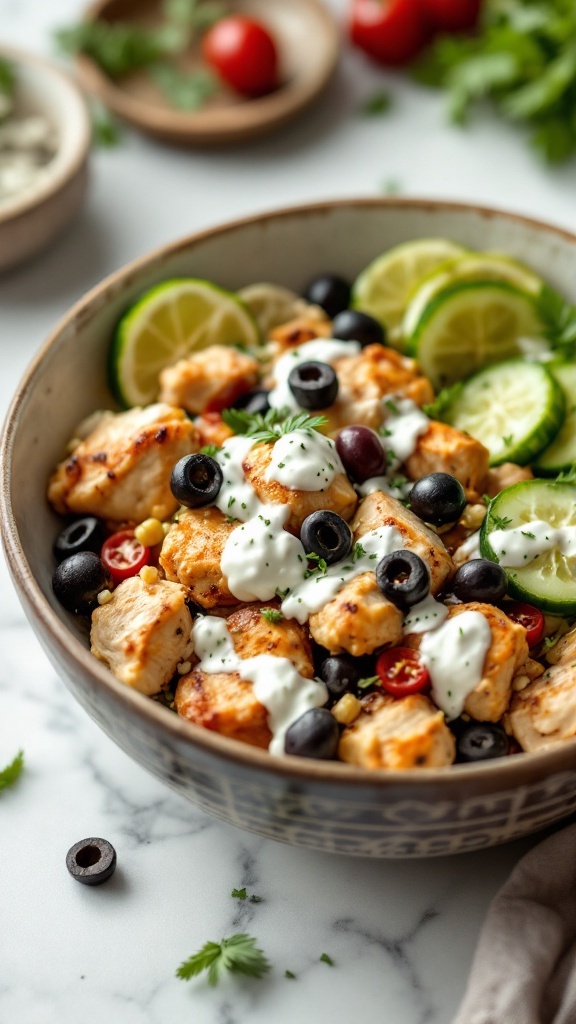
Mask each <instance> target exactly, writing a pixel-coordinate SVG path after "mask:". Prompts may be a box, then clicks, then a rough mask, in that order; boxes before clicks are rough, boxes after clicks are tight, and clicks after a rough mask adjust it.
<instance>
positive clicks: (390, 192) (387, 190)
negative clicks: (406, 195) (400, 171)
mask: <svg viewBox="0 0 576 1024" xmlns="http://www.w3.org/2000/svg"><path fill="white" fill-rule="evenodd" d="M380 191H381V192H383V193H384V195H385V196H397V195H398V194H399V193H400V192H401V191H402V184H401V182H400V181H399V180H398V178H386V181H383V182H382V185H381V187H380Z"/></svg>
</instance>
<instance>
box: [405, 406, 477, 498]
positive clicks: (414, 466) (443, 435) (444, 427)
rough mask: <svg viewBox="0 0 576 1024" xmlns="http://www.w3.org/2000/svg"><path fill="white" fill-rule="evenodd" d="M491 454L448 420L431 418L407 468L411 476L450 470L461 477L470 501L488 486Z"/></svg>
mask: <svg viewBox="0 0 576 1024" xmlns="http://www.w3.org/2000/svg"><path fill="white" fill-rule="evenodd" d="M488 458H489V453H488V449H487V448H485V447H484V445H483V444H480V441H476V440H475V439H474V438H473V437H469V436H468V434H463V433H462V431H461V430H455V428H454V427H449V426H448V424H446V423H438V422H436V421H435V420H431V421H430V426H429V427H428V430H427V431H426V433H425V434H421V435H420V437H419V438H418V440H417V441H416V447H415V449H414V453H413V454H412V455H411V456H410V458H409V459H408V460H407V461H406V462H405V464H404V468H405V471H406V474H407V475H408V476H409V477H410V479H411V480H419V479H420V477H423V476H427V475H428V474H429V473H449V474H450V476H455V477H456V479H457V480H459V481H460V483H461V484H462V486H463V488H464V490H465V491H466V498H467V499H468V501H476V500H478V498H479V497H480V496H481V495H482V494H483V493H484V490H485V487H486V482H487V479H488Z"/></svg>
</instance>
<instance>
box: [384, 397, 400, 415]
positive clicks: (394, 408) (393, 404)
mask: <svg viewBox="0 0 576 1024" xmlns="http://www.w3.org/2000/svg"><path fill="white" fill-rule="evenodd" d="M384 405H385V406H386V408H387V409H388V410H389V411H390V412H391V413H392V415H393V416H399V415H400V410H399V408H398V406H397V405H396V402H394V401H393V399H392V398H387V399H386V400H385V402H384Z"/></svg>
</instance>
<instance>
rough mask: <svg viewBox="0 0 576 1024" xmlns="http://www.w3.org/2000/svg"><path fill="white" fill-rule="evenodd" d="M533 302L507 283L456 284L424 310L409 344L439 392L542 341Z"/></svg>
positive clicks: (435, 298)
mask: <svg viewBox="0 0 576 1024" xmlns="http://www.w3.org/2000/svg"><path fill="white" fill-rule="evenodd" d="M541 333H542V329H541V325H540V323H539V321H538V317H537V314H536V307H535V303H534V297H533V296H532V295H530V294H528V293H526V292H523V291H521V290H520V289H519V288H516V287H514V285H511V284H508V283H506V282H504V281H473V282H458V283H455V284H451V285H449V286H448V287H447V288H444V289H442V291H441V292H439V293H438V294H436V295H434V296H433V297H432V298H431V299H430V301H429V302H428V303H427V305H426V306H425V307H424V309H423V311H422V313H421V316H420V319H419V320H418V322H417V323H416V324H415V326H414V329H413V331H412V333H411V335H410V337H409V338H408V341H407V350H408V352H409V353H410V355H413V356H416V358H417V359H418V360H419V362H420V365H421V367H422V370H423V372H424V373H425V374H426V376H427V377H429V378H430V381H431V382H432V386H433V387H434V388H436V389H438V388H441V387H444V386H446V385H449V384H453V383H454V382H455V381H458V380H463V379H464V378H465V377H468V376H469V375H470V374H471V373H474V372H475V371H476V370H480V369H482V367H483V366H488V365H489V364H491V363H499V362H502V361H503V360H504V359H511V358H513V357H514V356H518V355H521V354H522V351H523V346H522V339H523V338H533V337H537V338H538V337H541Z"/></svg>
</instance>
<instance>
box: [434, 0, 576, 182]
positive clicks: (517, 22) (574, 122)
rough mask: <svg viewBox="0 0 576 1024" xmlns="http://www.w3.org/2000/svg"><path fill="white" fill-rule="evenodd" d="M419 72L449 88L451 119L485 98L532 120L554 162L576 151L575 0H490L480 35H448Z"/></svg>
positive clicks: (464, 116)
mask: <svg viewBox="0 0 576 1024" xmlns="http://www.w3.org/2000/svg"><path fill="white" fill-rule="evenodd" d="M415 75H416V78H417V79H418V80H419V81H420V82H423V83H424V84H426V85H431V86H436V87H441V88H445V89H447V91H448V109H449V114H450V116H451V118H452V120H453V121H454V122H456V123H458V124H465V123H466V122H467V120H468V117H469V114H470V111H471V109H472V108H473V107H474V105H475V104H476V103H477V102H478V101H481V100H484V99H490V100H492V101H493V102H494V103H495V105H496V107H497V109H498V111H499V112H500V113H501V114H502V115H503V116H504V117H505V118H507V119H508V120H510V121H514V122H517V123H521V124H526V125H527V126H528V127H529V129H530V131H531V137H530V141H531V144H532V146H533V147H534V148H535V149H537V150H538V151H539V152H540V153H541V154H542V156H543V157H544V158H545V159H546V160H547V161H549V162H551V163H556V162H559V161H561V160H564V159H566V158H567V157H569V156H570V155H571V154H572V153H574V152H575V151H576V118H574V107H575V105H576V4H574V2H573V0H540V2H539V0H490V2H487V3H486V4H485V6H484V16H483V21H482V24H481V27H480V29H479V30H478V32H477V34H476V35H474V36H471V37H469V38H456V37H455V36H443V37H441V38H439V39H438V40H437V42H436V43H435V44H434V45H433V46H432V48H431V50H430V51H429V53H428V55H427V56H426V57H425V58H424V59H423V61H422V62H421V63H420V64H419V65H418V66H417V68H416V71H415Z"/></svg>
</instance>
